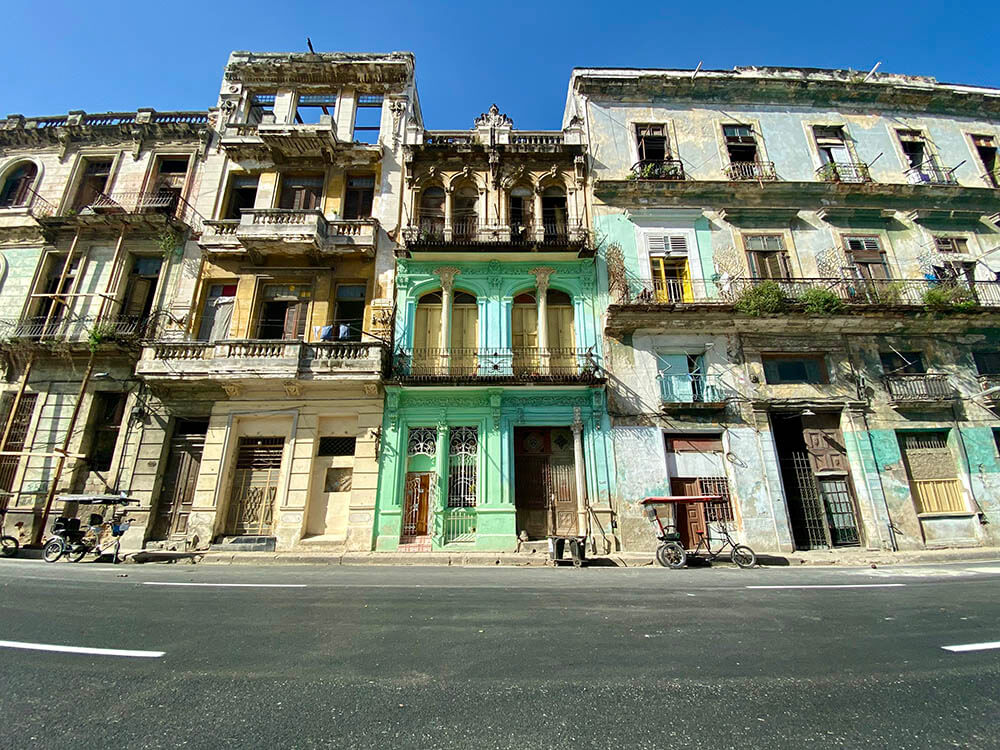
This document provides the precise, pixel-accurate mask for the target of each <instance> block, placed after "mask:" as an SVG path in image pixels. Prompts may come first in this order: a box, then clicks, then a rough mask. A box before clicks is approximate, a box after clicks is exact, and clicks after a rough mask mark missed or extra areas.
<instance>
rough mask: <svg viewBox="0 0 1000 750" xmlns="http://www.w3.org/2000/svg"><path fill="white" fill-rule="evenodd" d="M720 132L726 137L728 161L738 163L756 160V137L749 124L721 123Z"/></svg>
mask: <svg viewBox="0 0 1000 750" xmlns="http://www.w3.org/2000/svg"><path fill="white" fill-rule="evenodd" d="M722 132H723V134H724V135H725V138H726V150H727V151H728V153H729V161H730V162H732V163H734V164H738V163H746V162H750V163H752V162H756V161H757V160H758V155H757V138H756V137H755V136H754V132H753V126H751V125H723V126H722Z"/></svg>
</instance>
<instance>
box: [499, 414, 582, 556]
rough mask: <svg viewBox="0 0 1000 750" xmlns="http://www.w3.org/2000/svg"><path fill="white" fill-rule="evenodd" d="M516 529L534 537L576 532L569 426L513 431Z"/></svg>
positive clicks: (574, 492)
mask: <svg viewBox="0 0 1000 750" xmlns="http://www.w3.org/2000/svg"><path fill="white" fill-rule="evenodd" d="M514 488H515V489H514V504H515V507H516V508H517V531H518V533H520V532H522V531H524V532H526V533H527V535H528V537H529V538H531V539H544V538H545V537H547V536H573V535H575V534H576V533H577V529H576V527H577V503H576V467H575V464H574V459H573V434H572V433H571V432H570V430H569V428H568V427H518V428H515V430H514Z"/></svg>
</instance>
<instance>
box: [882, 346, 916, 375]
mask: <svg viewBox="0 0 1000 750" xmlns="http://www.w3.org/2000/svg"><path fill="white" fill-rule="evenodd" d="M878 357H879V359H880V360H881V362H882V372H883V373H885V374H886V375H922V374H924V373H926V372H927V368H925V367H924V355H923V354H921V353H920V352H895V351H891V352H881V353H880V354H879V355H878Z"/></svg>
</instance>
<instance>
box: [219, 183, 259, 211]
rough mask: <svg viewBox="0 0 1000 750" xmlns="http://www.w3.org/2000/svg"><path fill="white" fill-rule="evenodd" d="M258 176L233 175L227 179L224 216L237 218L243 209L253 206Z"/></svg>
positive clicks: (255, 198) (255, 200)
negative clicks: (227, 200) (226, 201)
mask: <svg viewBox="0 0 1000 750" xmlns="http://www.w3.org/2000/svg"><path fill="white" fill-rule="evenodd" d="M259 179H260V178H259V177H257V176H256V175H253V176H234V177H232V178H231V179H230V181H229V203H228V204H227V206H226V212H225V214H224V218H226V219H239V218H240V216H242V215H243V210H244V209H250V208H253V207H254V204H255V203H256V202H257V182H258V181H259Z"/></svg>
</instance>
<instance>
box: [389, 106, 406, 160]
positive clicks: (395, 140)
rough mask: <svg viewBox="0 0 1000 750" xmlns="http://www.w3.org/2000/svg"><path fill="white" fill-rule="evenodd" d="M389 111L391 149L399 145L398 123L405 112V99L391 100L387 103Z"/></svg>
mask: <svg viewBox="0 0 1000 750" xmlns="http://www.w3.org/2000/svg"><path fill="white" fill-rule="evenodd" d="M389 111H390V112H392V147H393V148H396V147H397V146H398V145H399V122H400V120H402V118H403V113H404V112H405V111H406V100H405V99H393V100H392V101H390V102H389Z"/></svg>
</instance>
